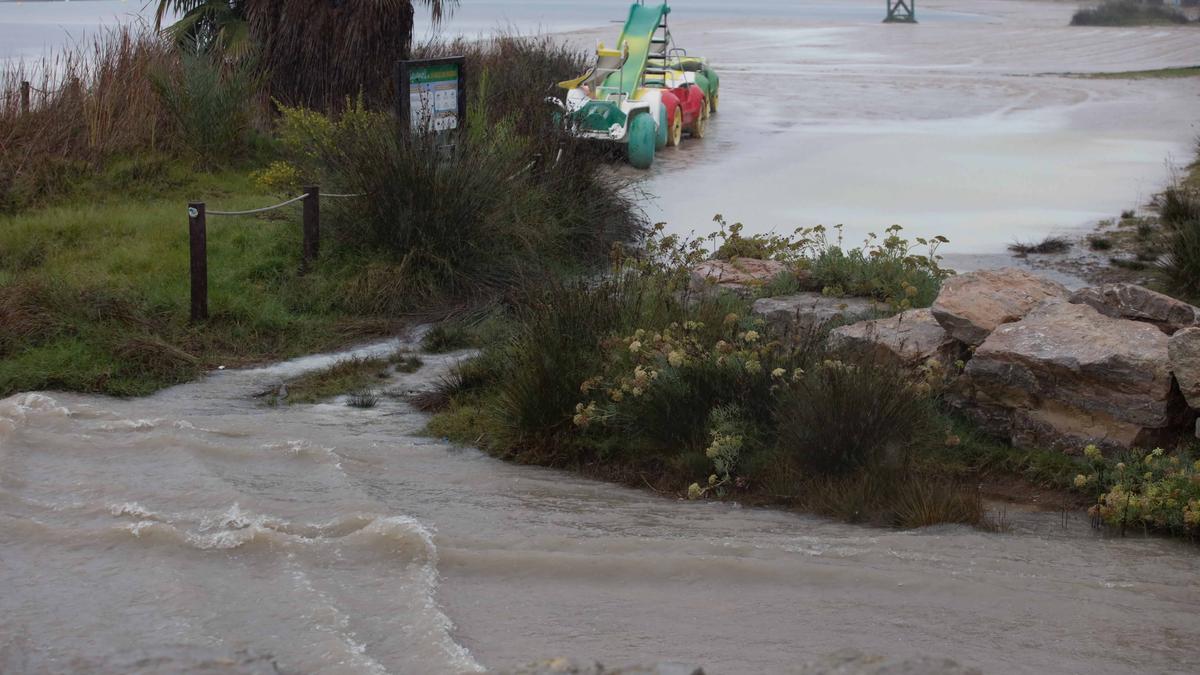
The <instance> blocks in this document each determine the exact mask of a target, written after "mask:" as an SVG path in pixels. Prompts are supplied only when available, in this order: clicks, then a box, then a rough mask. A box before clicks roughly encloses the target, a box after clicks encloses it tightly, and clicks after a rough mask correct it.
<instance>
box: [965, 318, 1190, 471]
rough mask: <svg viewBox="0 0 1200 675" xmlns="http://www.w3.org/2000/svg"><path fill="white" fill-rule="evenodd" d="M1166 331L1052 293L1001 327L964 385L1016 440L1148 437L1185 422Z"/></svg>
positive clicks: (1145, 440)
mask: <svg viewBox="0 0 1200 675" xmlns="http://www.w3.org/2000/svg"><path fill="white" fill-rule="evenodd" d="M1167 340H1168V338H1167V336H1166V335H1165V334H1163V332H1162V331H1160V330H1158V329H1157V328H1155V327H1154V326H1151V325H1149V324H1145V323H1139V322H1136V321H1127V320H1124V319H1116V318H1112V317H1108V316H1105V315H1103V314H1101V313H1099V312H1097V311H1096V310H1095V309H1093V308H1092V307H1090V306H1088V305H1082V304H1072V303H1068V302H1065V301H1063V300H1048V301H1045V302H1043V303H1042V304H1040V305H1039V306H1038V307H1036V308H1035V309H1034V310H1033V311H1031V312H1029V313H1028V315H1027V316H1025V318H1024V319H1021V320H1020V321H1016V322H1013V323H1007V324H1004V325H1001V326H999V327H998V328H996V329H995V330H994V331H993V332H992V333H991V335H989V336H988V338H987V339H986V340H985V341H984V342H983V344H981V345H980V346H979V347H978V348H977V349H976V350H975V354H974V356H973V358H972V359H971V360H970V361H969V362H968V363H967V367H966V371H965V375H966V377H964V378H961V379H960V381H959V386H960V387H961V389H960V391H959V393H960V394H961V395H962V396H963V399H962V402H963V403H965V404H966V405H967V408H968V410H969V411H970V412H972V413H973V414H974V416H975V417H976V419H977V420H978V421H980V422H981V423H983V424H984V426H986V427H988V428H989V429H990V430H991V431H992V432H994V433H997V434H1001V435H1004V436H1007V437H1008V438H1009V439H1010V440H1011V442H1012V443H1013V444H1014V445H1021V446H1026V447H1033V446H1037V447H1051V448H1058V449H1063V450H1067V451H1078V450H1079V449H1080V448H1082V447H1083V446H1084V445H1085V444H1087V443H1097V444H1099V445H1101V446H1105V447H1110V448H1125V447H1130V446H1133V445H1141V446H1144V445H1149V444H1154V443H1158V442H1160V440H1161V439H1165V438H1168V437H1170V436H1172V435H1174V434H1175V433H1176V432H1177V431H1178V429H1179V427H1180V425H1181V424H1184V423H1186V421H1187V420H1186V416H1187V415H1186V412H1187V411H1186V407H1185V406H1184V405H1183V401H1182V400H1181V399H1180V397H1179V396H1178V394H1177V393H1176V392H1175V391H1174V390H1173V389H1172V382H1171V373H1170V371H1169V369H1168V366H1167Z"/></svg>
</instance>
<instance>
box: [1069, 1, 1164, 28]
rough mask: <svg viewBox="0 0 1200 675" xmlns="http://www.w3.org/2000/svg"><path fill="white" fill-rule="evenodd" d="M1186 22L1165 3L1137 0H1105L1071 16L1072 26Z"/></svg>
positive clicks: (1156, 24) (1151, 24)
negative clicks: (1140, 0)
mask: <svg viewBox="0 0 1200 675" xmlns="http://www.w3.org/2000/svg"><path fill="white" fill-rule="evenodd" d="M1186 23H1188V18H1187V16H1186V15H1184V14H1183V13H1182V12H1180V11H1179V10H1177V9H1175V8H1173V7H1168V6H1167V5H1164V4H1162V3H1161V2H1160V3H1151V2H1139V1H1138V0H1106V1H1105V2H1103V3H1102V4H1100V5H1099V6H1096V7H1092V8H1088V9H1081V10H1079V11H1078V12H1076V13H1075V15H1074V16H1072V17H1071V25H1072V26H1161V25H1178V24H1186Z"/></svg>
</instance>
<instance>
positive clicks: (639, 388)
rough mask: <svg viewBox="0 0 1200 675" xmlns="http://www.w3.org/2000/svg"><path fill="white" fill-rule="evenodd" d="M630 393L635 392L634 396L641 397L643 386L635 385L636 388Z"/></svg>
mask: <svg viewBox="0 0 1200 675" xmlns="http://www.w3.org/2000/svg"><path fill="white" fill-rule="evenodd" d="M630 393H632V394H633V397H634V398H637V397H639V396H641V395H642V388H641V387H634V388H633V391H632V392H630Z"/></svg>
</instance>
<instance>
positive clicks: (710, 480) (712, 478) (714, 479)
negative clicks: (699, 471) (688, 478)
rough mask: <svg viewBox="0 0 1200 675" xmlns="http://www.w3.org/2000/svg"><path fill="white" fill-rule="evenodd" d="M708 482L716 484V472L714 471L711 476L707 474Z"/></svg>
mask: <svg viewBox="0 0 1200 675" xmlns="http://www.w3.org/2000/svg"><path fill="white" fill-rule="evenodd" d="M708 484H709V485H716V484H717V474H715V473H714V474H712V475H711V476H709V477H708Z"/></svg>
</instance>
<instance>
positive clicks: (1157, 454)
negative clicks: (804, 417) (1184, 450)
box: [1150, 448, 1163, 457]
mask: <svg viewBox="0 0 1200 675" xmlns="http://www.w3.org/2000/svg"><path fill="white" fill-rule="evenodd" d="M1150 454H1151V455H1154V456H1155V457H1162V456H1163V449H1162V448H1155V449H1154V450H1152V451H1150Z"/></svg>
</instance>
